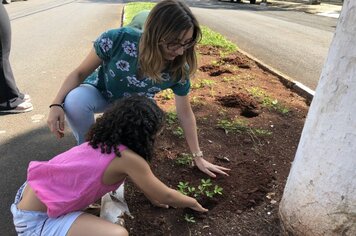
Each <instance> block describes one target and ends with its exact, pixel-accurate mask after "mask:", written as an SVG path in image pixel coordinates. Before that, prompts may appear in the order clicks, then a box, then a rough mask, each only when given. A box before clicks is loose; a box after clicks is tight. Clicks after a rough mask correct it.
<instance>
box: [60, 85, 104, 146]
mask: <svg viewBox="0 0 356 236" xmlns="http://www.w3.org/2000/svg"><path fill="white" fill-rule="evenodd" d="M109 105H110V103H109V102H108V101H106V100H105V98H104V97H103V96H102V95H101V93H100V92H99V90H98V89H96V88H95V87H94V86H91V85H88V84H82V85H80V86H79V87H77V88H75V89H73V90H72V91H70V92H69V93H68V95H67V96H66V98H65V101H64V109H65V113H66V120H67V122H68V124H69V127H70V128H71V129H72V132H73V135H74V137H75V139H76V140H77V144H78V145H79V144H82V143H84V142H85V135H86V134H87V132H88V131H89V128H90V127H91V125H92V124H94V122H95V118H94V114H95V113H101V112H104V111H105V109H106V108H107V107H108V106H109Z"/></svg>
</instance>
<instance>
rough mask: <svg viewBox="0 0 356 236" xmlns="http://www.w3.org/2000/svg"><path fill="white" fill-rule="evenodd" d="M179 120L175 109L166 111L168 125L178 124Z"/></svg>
mask: <svg viewBox="0 0 356 236" xmlns="http://www.w3.org/2000/svg"><path fill="white" fill-rule="evenodd" d="M177 121H178V117H177V113H176V112H175V111H169V112H167V113H166V122H167V123H168V125H173V124H176V123H177Z"/></svg>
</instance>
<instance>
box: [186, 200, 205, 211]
mask: <svg viewBox="0 0 356 236" xmlns="http://www.w3.org/2000/svg"><path fill="white" fill-rule="evenodd" d="M190 209H193V210H195V211H199V212H207V211H208V209H206V208H204V207H203V206H202V205H200V203H199V202H198V201H197V200H195V204H194V206H192V207H190Z"/></svg>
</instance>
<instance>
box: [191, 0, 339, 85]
mask: <svg viewBox="0 0 356 236" xmlns="http://www.w3.org/2000/svg"><path fill="white" fill-rule="evenodd" d="M189 2H190V3H191V6H193V7H194V8H192V9H193V12H194V14H195V15H196V16H197V17H198V20H199V22H200V23H201V24H203V25H207V26H209V27H210V28H212V29H213V30H215V31H217V32H220V33H221V34H223V35H224V36H226V37H227V38H229V39H230V40H231V41H232V42H234V43H236V44H237V45H238V46H239V48H240V49H242V50H243V51H245V52H247V53H249V54H250V55H252V56H254V57H255V58H258V59H259V60H260V61H262V62H263V63H264V64H266V65H269V66H271V67H272V68H274V69H276V70H278V71H280V72H281V73H283V74H285V75H287V76H289V77H290V78H291V79H293V80H296V81H298V82H301V83H303V84H304V85H306V86H307V87H309V88H311V89H313V90H315V88H316V86H317V82H318V80H319V78H320V74H321V70H322V67H323V66H324V61H325V60H326V56H327V53H328V50H329V46H330V43H331V40H332V37H333V34H334V31H335V27H336V24H337V19H335V18H330V17H325V16H317V15H312V14H306V13H304V12H301V11H288V10H285V9H281V8H276V7H263V6H260V5H251V4H238V3H230V2H218V1H217V0H210V1H209V0H208V1H189Z"/></svg>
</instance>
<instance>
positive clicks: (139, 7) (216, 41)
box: [123, 2, 237, 54]
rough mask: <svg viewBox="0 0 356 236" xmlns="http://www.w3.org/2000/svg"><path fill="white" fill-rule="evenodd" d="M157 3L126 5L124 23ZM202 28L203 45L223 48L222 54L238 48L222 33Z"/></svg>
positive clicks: (201, 42) (131, 3) (132, 3)
mask: <svg viewBox="0 0 356 236" xmlns="http://www.w3.org/2000/svg"><path fill="white" fill-rule="evenodd" d="M154 5H155V3H152V2H130V3H127V4H126V6H125V19H124V24H123V25H127V24H128V23H130V22H131V20H132V18H133V17H134V16H135V15H136V14H137V13H139V12H140V11H143V10H150V9H152V7H153V6H154ZM201 29H202V34H203V37H202V40H201V41H200V44H201V45H211V46H216V47H219V48H220V49H221V52H222V54H229V53H231V52H234V51H236V50H237V46H236V45H235V44H234V43H232V42H230V41H229V40H227V39H226V38H225V37H224V36H222V35H221V34H219V33H217V32H215V31H213V30H211V29H210V28H208V27H206V26H201Z"/></svg>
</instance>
